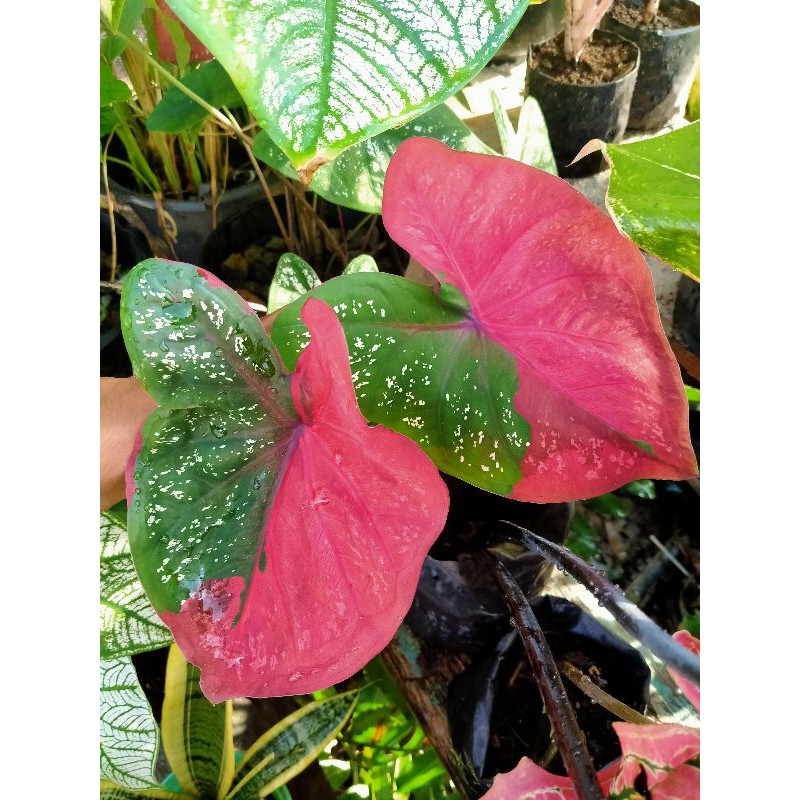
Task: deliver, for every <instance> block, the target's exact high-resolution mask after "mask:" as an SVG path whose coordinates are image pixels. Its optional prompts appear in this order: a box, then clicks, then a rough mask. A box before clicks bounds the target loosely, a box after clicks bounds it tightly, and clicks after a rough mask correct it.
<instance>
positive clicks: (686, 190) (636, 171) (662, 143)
mask: <svg viewBox="0 0 800 800" xmlns="http://www.w3.org/2000/svg"><path fill="white" fill-rule="evenodd" d="M603 149H604V150H605V153H606V155H607V157H608V160H609V162H610V164H611V178H610V181H609V184H608V194H607V196H606V205H607V206H608V210H609V211H610V212H611V214H612V215H613V217H614V219H615V220H616V222H617V224H618V225H619V227H620V229H621V230H622V231H623V232H624V233H625V235H626V236H629V237H630V238H631V239H632V240H633V241H634V242H635V243H636V244H637V245H639V247H641V248H642V249H643V250H647V252H648V253H652V254H653V255H654V256H658V258H660V259H663V260H664V261H666V262H667V263H668V264H670V265H671V266H673V267H675V269H678V270H680V271H681V272H683V273H684V274H686V275H688V276H689V277H690V278H694V279H695V280H696V281H699V280H700V122H699V120H698V121H697V122H693V123H691V124H690V125H686V126H685V127H683V128H678V129H677V130H674V131H672V132H671V133H665V134H664V135H663V136H655V137H653V138H651V139H643V140H642V141H639V142H630V143H628V144H604V145H603Z"/></svg>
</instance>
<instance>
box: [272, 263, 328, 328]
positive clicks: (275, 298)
mask: <svg viewBox="0 0 800 800" xmlns="http://www.w3.org/2000/svg"><path fill="white" fill-rule="evenodd" d="M319 284H320V280H319V276H318V275H317V273H316V272H314V270H313V269H312V268H311V265H310V264H309V263H308V262H307V261H304V260H303V259H302V258H300V256H298V255H295V254H294V253H284V254H283V255H282V256H281V257H280V258H279V259H278V266H277V267H276V268H275V276H274V277H273V279H272V283H271V284H270V287H269V298H268V299H267V312H268V313H269V314H271V313H272V312H273V311H277V310H278V309H279V308H283V307H284V306H285V305H288V304H289V303H291V302H292V300H297V298H298V297H302V296H303V295H304V294H307V293H308V292H310V291H311V290H312V289H313V288H314V287H315V286H319Z"/></svg>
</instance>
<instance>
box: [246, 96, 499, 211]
mask: <svg viewBox="0 0 800 800" xmlns="http://www.w3.org/2000/svg"><path fill="white" fill-rule="evenodd" d="M413 136H428V137H430V138H432V139H438V140H439V141H441V142H444V143H445V144H447V145H448V146H449V147H453V148H455V149H456V150H465V151H468V152H470V153H489V154H491V153H493V152H494V151H493V150H492V149H491V148H490V147H488V146H487V145H485V144H484V143H483V142H482V141H481V140H480V139H479V138H478V137H477V136H476V135H475V134H474V133H472V131H471V130H470V129H469V128H468V127H467V126H466V125H465V124H464V123H463V122H462V121H461V120H460V119H459V118H458V117H457V116H456V114H455V113H454V112H453V111H451V110H450V109H449V108H448V107H447V106H446V105H444V104H442V105H439V106H437V107H436V108H434V109H432V110H431V111H428V112H427V113H426V114H422V115H421V116H419V117H417V118H416V119H414V120H412V121H411V122H408V123H406V124H405V125H401V126H400V127H399V128H393V129H391V130H388V131H384V132H383V133H381V134H378V135H377V136H375V137H373V138H371V139H367V140H366V141H363V142H361V143H360V144H356V145H354V146H353V147H350V148H348V149H347V150H345V151H344V152H343V153H342V154H341V155H339V156H337V157H336V159H334V160H333V161H331V162H329V163H327V164H323V165H322V166H321V167H320V168H319V169H318V170H317V171H316V172H315V173H314V177H313V178H312V179H311V183H310V184H309V189H311V190H312V191H313V192H315V193H316V194H318V195H320V197H324V198H325V199H326V200H330V201H331V202H332V203H336V204H338V205H341V206H346V207H347V208H354V209H356V210H358V211H366V212H367V213H370V214H380V213H381V203H382V201H383V181H384V177H385V175H386V169H387V167H388V166H389V160H390V159H391V157H392V156H393V155H394V152H395V150H397V148H398V147H399V146H400V143H401V142H404V141H405V140H406V139H410V138H411V137H413ZM253 152H254V153H255V154H256V155H257V156H258V157H259V158H260V159H261V160H262V161H263V162H264V163H266V164H268V165H269V166H270V167H272V168H273V169H277V170H279V171H280V172H282V173H283V174H284V175H286V176H288V177H290V178H296V177H297V174H296V172H295V170H294V168H293V167H292V163H291V161H289V159H288V158H287V157H286V156H285V155H284V154H283V153H282V152H281V150H280V148H279V147H278V146H277V145H276V144H275V143H274V142H273V141H272V140H271V139H270V138H269V136H268V135H267V134H266V132H264V131H261V133H259V134H258V136H256V139H255V141H254V142H253Z"/></svg>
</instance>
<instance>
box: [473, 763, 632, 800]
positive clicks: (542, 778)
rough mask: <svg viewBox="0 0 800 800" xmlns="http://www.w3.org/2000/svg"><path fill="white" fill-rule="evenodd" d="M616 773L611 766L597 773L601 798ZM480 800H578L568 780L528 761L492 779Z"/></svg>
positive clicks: (614, 765) (614, 768) (570, 781)
mask: <svg viewBox="0 0 800 800" xmlns="http://www.w3.org/2000/svg"><path fill="white" fill-rule="evenodd" d="M616 770H617V764H616V763H614V764H611V765H609V766H608V767H606V768H605V769H603V770H601V771H600V772H598V773H597V777H598V779H599V781H600V787H601V788H602V790H603V793H604V794H605V793H606V792H607V791H608V788H609V786H610V785H611V781H612V779H613V777H614V774H615V772H616ZM482 800H578V795H577V793H576V792H575V788H574V786H573V784H572V779H571V778H567V777H565V776H562V775H553V774H551V773H550V772H548V771H547V770H545V769H542V768H541V767H540V766H539V765H538V764H535V763H534V762H533V761H531V760H530V759H529V758H521V759H520V761H519V764H517V766H516V767H514V769H512V770H511V772H506V773H500V774H499V775H497V777H495V779H494V782H493V783H492V788H491V789H489V791H488V792H486V794H485V795H483V798H482Z"/></svg>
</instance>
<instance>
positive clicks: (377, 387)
mask: <svg viewBox="0 0 800 800" xmlns="http://www.w3.org/2000/svg"><path fill="white" fill-rule="evenodd" d="M383 212H384V214H383V220H384V224H385V226H386V229H387V231H388V232H389V234H390V235H391V236H392V238H393V239H394V240H395V241H396V242H397V243H398V244H399V245H400V246H401V247H403V248H405V249H406V250H407V251H408V252H409V253H410V254H411V256H412V257H413V258H415V259H417V260H418V261H419V262H420V263H421V264H422V265H423V266H425V267H426V268H427V269H429V270H431V271H433V272H435V273H436V274H437V276H438V277H439V278H440V279H441V280H442V282H443V283H442V285H441V287H440V288H438V287H437V288H431V287H426V286H422V285H418V284H413V283H411V282H409V281H406V280H403V279H401V278H395V277H392V276H389V275H383V274H377V275H374V274H373V275H364V274H361V275H348V276H343V277H340V278H335V279H333V280H331V281H328V282H327V283H325V284H323V285H322V286H321V287H319V288H317V289H315V290H314V291H313V292H312V293H311V295H312V296H314V297H318V298H320V299H322V300H324V301H325V302H326V303H328V304H329V305H331V307H332V308H333V309H334V311H336V312H337V314H338V315H339V317H340V319H341V321H342V325H343V327H344V329H345V333H346V335H347V337H348V342H349V344H350V357H351V369H352V371H353V381H354V384H355V388H356V392H357V396H358V399H359V403H360V406H361V410H362V412H363V413H364V415H365V416H366V417H367V418H368V419H369V420H370V421H371V422H375V423H381V424H383V425H386V426H388V427H391V428H393V429H394V430H396V431H398V432H400V433H403V434H404V435H406V436H408V437H410V438H413V439H414V440H415V441H417V442H419V444H420V445H421V446H422V447H423V449H424V450H425V451H426V452H427V453H428V454H429V455H430V456H431V458H432V459H433V461H434V463H436V465H437V466H438V467H439V468H440V469H441V470H443V471H445V472H448V473H450V474H452V475H455V476H456V477H459V478H462V479H463V480H466V481H469V482H470V483H472V484H474V485H476V486H479V487H481V488H484V489H487V490H489V491H493V492H496V493H498V494H505V495H511V496H513V497H515V498H517V499H520V500H529V501H534V502H562V501H566V500H575V499H581V498H586V497H593V496H596V495H599V494H603V493H605V492H609V491H612V490H613V489H616V488H618V487H620V486H622V485H624V484H626V483H629V482H630V481H632V480H637V479H641V478H671V479H676V480H677V479H682V478H686V477H689V476H691V475H694V474H696V462H695V458H694V454H693V451H692V449H691V444H690V441H689V433H688V409H687V402H686V396H685V394H684V390H683V384H682V382H681V378H680V371H679V369H678V365H677V364H676V362H675V358H674V356H673V355H672V352H671V351H670V349H669V345H668V343H667V341H666V338H665V337H664V333H663V330H662V329H661V324H660V322H659V318H658V311H657V308H656V303H655V298H654V295H653V285H652V281H651V278H650V273H649V271H648V268H647V265H646V264H645V262H644V260H643V259H642V256H641V254H640V253H639V251H638V249H637V248H636V247H635V246H634V245H633V244H632V243H631V242H629V241H628V240H627V239H626V238H625V237H623V236H621V235H620V234H619V233H618V231H617V230H616V229H615V227H614V225H613V222H612V221H611V220H610V219H609V218H608V217H607V216H606V215H605V214H603V213H601V212H600V211H598V210H597V209H596V208H594V206H593V205H592V204H591V203H590V202H589V201H588V200H586V199H585V198H584V197H583V196H582V195H580V194H579V193H578V192H577V191H575V190H573V189H572V188H571V187H570V186H569V185H568V184H567V183H566V182H564V181H562V180H560V179H559V178H557V177H555V176H553V175H548V174H546V173H544V172H542V171H540V170H537V169H534V168H532V167H527V166H525V165H523V164H520V163H519V162H516V161H511V160H509V159H504V158H496V157H492V156H483V155H478V154H470V153H458V152H455V151H452V150H450V149H449V148H447V147H445V146H444V145H442V144H440V143H439V142H435V141H433V140H430V139H411V140H409V141H408V142H406V143H404V144H402V145H401V146H400V148H399V149H398V151H397V153H396V154H395V156H394V158H393V160H392V164H391V165H390V167H389V171H388V172H387V178H386V188H385V194H384V207H383ZM297 311H298V310H297V307H296V306H295V305H290V306H287V307H286V308H285V309H284V310H283V311H282V312H281V313H280V314H279V315H278V317H277V319H276V321H275V323H274V325H273V328H272V336H273V338H274V340H275V342H276V344H277V345H278V346H279V348H280V349H281V354H282V356H283V358H284V360H285V362H286V363H287V365H289V366H291V364H292V363H293V359H294V358H296V353H297V352H298V350H299V348H300V346H301V342H302V340H301V339H300V336H299V334H300V331H299V323H298V321H297Z"/></svg>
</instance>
